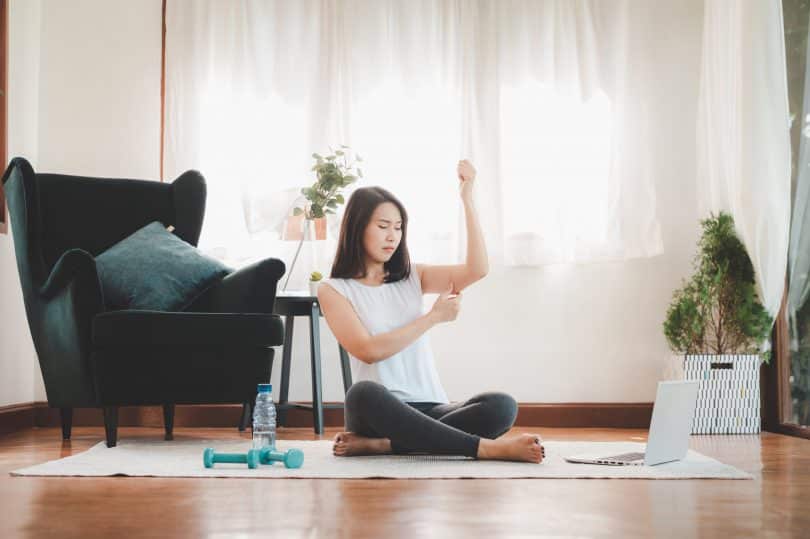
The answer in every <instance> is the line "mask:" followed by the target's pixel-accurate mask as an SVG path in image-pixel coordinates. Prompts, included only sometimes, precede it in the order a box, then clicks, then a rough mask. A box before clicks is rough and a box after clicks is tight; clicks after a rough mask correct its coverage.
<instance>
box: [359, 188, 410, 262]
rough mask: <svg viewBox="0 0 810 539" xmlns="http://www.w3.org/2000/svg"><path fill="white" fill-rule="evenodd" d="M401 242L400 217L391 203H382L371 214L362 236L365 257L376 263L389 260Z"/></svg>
mask: <svg viewBox="0 0 810 539" xmlns="http://www.w3.org/2000/svg"><path fill="white" fill-rule="evenodd" d="M401 240H402V215H400V213H399V208H397V206H396V204H392V203H391V202H383V203H382V204H380V205H379V206H377V207H376V208H375V210H374V213H372V214H371V220H370V221H369V222H368V226H367V227H366V231H365V233H364V234H363V247H364V248H365V250H366V256H367V257H368V258H369V259H371V260H373V261H374V262H377V263H385V262H388V260H390V259H391V256H393V254H394V252H395V251H396V250H397V247H399V242H400V241H401Z"/></svg>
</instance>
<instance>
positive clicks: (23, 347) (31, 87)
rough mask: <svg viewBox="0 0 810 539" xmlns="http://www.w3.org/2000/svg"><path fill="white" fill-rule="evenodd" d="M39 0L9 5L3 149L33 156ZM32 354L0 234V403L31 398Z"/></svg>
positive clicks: (8, 245) (8, 251)
mask: <svg viewBox="0 0 810 539" xmlns="http://www.w3.org/2000/svg"><path fill="white" fill-rule="evenodd" d="M40 15H41V14H40V1H39V0H31V1H22V0H15V1H13V2H10V4H9V12H8V17H9V24H8V27H9V36H8V43H9V56H8V80H9V84H8V154H9V156H15V155H23V156H25V157H26V158H28V159H29V160H30V161H31V162H32V163H36V161H37V118H38V95H39V36H40ZM35 366H36V354H35V352H34V344H33V342H32V341H31V334H30V332H29V331H28V322H27V321H26V319H25V307H24V306H23V301H22V291H21V289H20V280H19V277H18V276H17V262H16V258H15V257H14V246H13V244H12V241H11V235H10V231H9V234H8V235H0V406H3V405H6V404H15V403H23V402H31V401H33V400H35V398H34V391H35V390H34V387H35V386H34V384H35V380H36V376H39V375H38V374H37V372H38V371H35Z"/></svg>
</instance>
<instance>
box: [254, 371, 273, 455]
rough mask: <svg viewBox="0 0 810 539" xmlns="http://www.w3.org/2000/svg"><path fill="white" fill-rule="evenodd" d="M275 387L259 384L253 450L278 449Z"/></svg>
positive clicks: (255, 409)
mask: <svg viewBox="0 0 810 539" xmlns="http://www.w3.org/2000/svg"><path fill="white" fill-rule="evenodd" d="M272 391H273V385H272V384H259V388H258V393H257V394H256V406H254V407H253V448H254V449H261V448H262V447H272V448H273V449H275V448H276V405H275V404H273V393H272Z"/></svg>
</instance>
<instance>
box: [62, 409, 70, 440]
mask: <svg viewBox="0 0 810 539" xmlns="http://www.w3.org/2000/svg"><path fill="white" fill-rule="evenodd" d="M59 412H60V415H61V416H62V439H63V440H70V429H71V427H72V426H73V408H60V409H59Z"/></svg>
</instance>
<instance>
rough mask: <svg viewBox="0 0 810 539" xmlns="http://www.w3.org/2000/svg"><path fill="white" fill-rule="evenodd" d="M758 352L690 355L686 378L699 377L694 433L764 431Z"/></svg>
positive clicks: (684, 359)
mask: <svg viewBox="0 0 810 539" xmlns="http://www.w3.org/2000/svg"><path fill="white" fill-rule="evenodd" d="M759 364H760V359H759V356H758V355H686V356H684V357H683V372H684V379H686V380H698V381H699V382H700V386H699V388H698V401H697V408H696V409H695V418H694V420H693V422H692V434H755V433H758V432H759V431H760V416H759V409H760V406H759Z"/></svg>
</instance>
